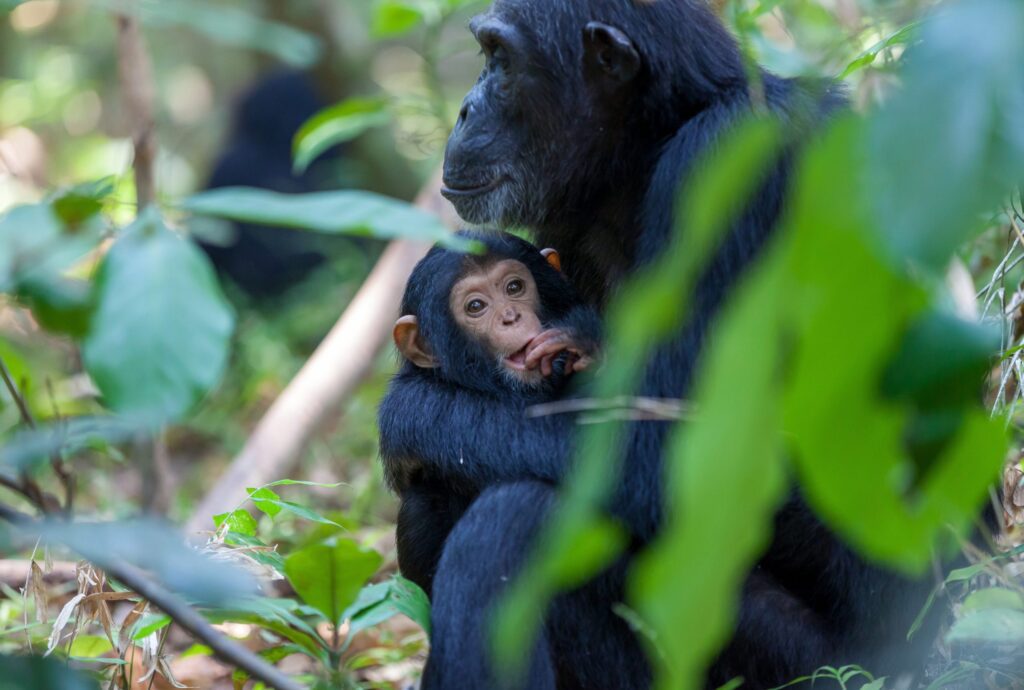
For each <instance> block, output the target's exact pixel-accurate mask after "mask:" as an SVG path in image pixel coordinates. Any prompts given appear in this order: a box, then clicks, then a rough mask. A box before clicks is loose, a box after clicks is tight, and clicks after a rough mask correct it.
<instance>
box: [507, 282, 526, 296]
mask: <svg viewBox="0 0 1024 690" xmlns="http://www.w3.org/2000/svg"><path fill="white" fill-rule="evenodd" d="M525 289H526V285H525V284H524V283H523V281H522V280H520V279H519V278H513V279H512V280H510V281H508V285H506V286H505V292H506V293H508V294H510V295H518V294H519V293H521V292H522V291H523V290H525Z"/></svg>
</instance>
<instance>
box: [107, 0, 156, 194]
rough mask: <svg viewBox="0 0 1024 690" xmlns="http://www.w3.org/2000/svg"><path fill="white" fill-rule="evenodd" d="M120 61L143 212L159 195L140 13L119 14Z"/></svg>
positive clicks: (151, 88) (149, 77)
mask: <svg viewBox="0 0 1024 690" xmlns="http://www.w3.org/2000/svg"><path fill="white" fill-rule="evenodd" d="M117 63H118V74H119V76H120V80H121V96H122V99H123V101H124V108H125V112H126V113H127V116H128V125H129V127H130V129H131V133H132V144H133V145H134V147H135V159H134V161H133V163H132V167H133V168H134V170H135V195H136V200H137V201H138V205H139V210H140V211H141V210H142V209H143V208H145V207H146V206H148V205H149V204H151V203H153V201H154V200H155V198H156V182H155V178H154V168H155V166H154V163H155V161H156V132H155V120H154V118H153V99H154V93H155V87H154V84H155V82H154V79H153V63H152V62H151V61H150V59H149V53H148V52H147V51H146V46H145V43H144V42H143V40H142V30H141V28H140V26H139V18H138V15H137V12H136V13H133V14H132V15H128V14H119V15H118V16H117Z"/></svg>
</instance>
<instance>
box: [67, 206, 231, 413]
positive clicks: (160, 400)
mask: <svg viewBox="0 0 1024 690" xmlns="http://www.w3.org/2000/svg"><path fill="white" fill-rule="evenodd" d="M97 295H98V307H97V311H96V314H95V316H94V318H93V321H92V328H91V331H90V333H89V335H88V337H87V338H86V339H85V342H84V343H83V347H82V355H83V359H84V361H85V366H86V369H87V371H88V372H89V375H90V376H92V378H93V380H94V381H95V382H96V385H97V386H98V387H99V389H100V391H101V393H102V394H103V400H104V403H105V404H106V405H107V406H108V407H110V408H111V409H113V410H115V411H118V412H121V413H122V414H124V415H125V416H127V417H130V418H134V419H139V420H143V421H145V422H148V423H160V422H164V421H167V420H172V419H177V418H180V417H181V416H182V415H183V414H184V413H185V412H186V411H188V410H189V409H190V408H191V407H192V406H193V405H194V404H195V403H196V402H197V401H198V400H199V399H200V398H202V397H203V396H204V395H205V394H206V393H207V392H208V391H209V390H210V389H211V388H212V387H213V386H214V385H215V384H216V383H217V382H218V381H219V380H220V376H221V373H222V372H223V370H224V365H225V363H226V362H227V355H228V345H229V340H230V337H231V332H232V330H233V328H234V317H233V315H232V311H231V308H230V306H229V305H228V303H227V301H226V300H225V298H224V296H223V293H221V290H220V287H219V286H218V284H217V280H216V278H215V276H214V274H213V269H212V268H211V266H210V262H209V260H208V259H207V258H206V257H205V256H204V255H203V254H202V253H201V252H200V251H199V250H198V249H197V248H196V247H195V245H193V244H192V243H191V242H190V241H188V240H187V239H185V238H183V237H181V236H180V235H178V234H177V233H174V232H172V231H171V230H170V229H168V228H167V227H166V226H165V225H164V223H163V221H162V220H161V219H160V218H159V216H157V215H156V214H155V213H152V212H148V211H147V212H146V213H145V214H144V215H143V216H141V217H140V218H139V219H138V220H137V221H136V222H135V223H134V224H133V225H132V226H131V227H129V228H128V229H126V230H125V231H124V232H123V233H122V235H121V236H120V237H119V238H118V240H117V242H115V243H114V245H113V247H111V249H110V251H109V252H108V253H107V255H106V257H105V258H104V260H103V264H102V266H101V267H100V271H99V275H98V277H97Z"/></svg>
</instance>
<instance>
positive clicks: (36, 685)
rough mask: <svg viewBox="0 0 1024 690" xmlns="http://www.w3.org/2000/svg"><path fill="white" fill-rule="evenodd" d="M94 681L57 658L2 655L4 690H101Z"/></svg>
mask: <svg viewBox="0 0 1024 690" xmlns="http://www.w3.org/2000/svg"><path fill="white" fill-rule="evenodd" d="M98 688H99V685H97V684H96V681H94V680H93V679H91V678H88V677H86V676H84V675H82V674H80V673H77V672H75V671H72V670H71V669H70V668H68V667H67V665H66V664H63V663H60V662H59V661H57V660H55V659H42V658H40V657H34V656H0V690H30V689H31V690H97V689H98Z"/></svg>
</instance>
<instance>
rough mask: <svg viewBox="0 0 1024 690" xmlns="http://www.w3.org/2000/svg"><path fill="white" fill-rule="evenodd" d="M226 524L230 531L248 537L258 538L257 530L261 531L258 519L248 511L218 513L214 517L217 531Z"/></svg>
mask: <svg viewBox="0 0 1024 690" xmlns="http://www.w3.org/2000/svg"><path fill="white" fill-rule="evenodd" d="M225 523H226V524H227V526H228V529H229V530H231V531H232V532H234V533H235V534H243V535H245V536H247V537H254V536H256V530H257V529H259V525H258V524H257V523H256V518H254V517H253V516H252V515H250V514H249V512H248V511H246V510H233V511H231V512H230V513H218V514H217V515H214V516H213V524H214V525H215V526H216V527H217V529H220V528H221V525H224V524H225Z"/></svg>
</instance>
